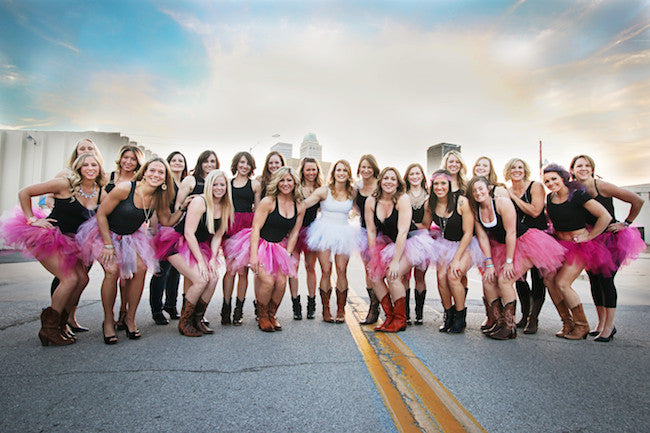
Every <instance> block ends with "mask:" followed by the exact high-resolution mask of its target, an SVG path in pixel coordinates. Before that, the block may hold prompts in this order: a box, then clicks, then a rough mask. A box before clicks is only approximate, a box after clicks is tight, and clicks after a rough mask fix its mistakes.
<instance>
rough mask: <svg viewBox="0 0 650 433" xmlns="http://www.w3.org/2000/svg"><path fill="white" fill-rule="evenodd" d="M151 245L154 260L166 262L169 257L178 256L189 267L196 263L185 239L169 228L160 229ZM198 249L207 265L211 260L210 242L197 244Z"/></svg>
mask: <svg viewBox="0 0 650 433" xmlns="http://www.w3.org/2000/svg"><path fill="white" fill-rule="evenodd" d="M153 244H154V246H155V249H156V259H158V260H167V258H168V257H169V256H173V255H174V254H180V255H181V257H183V259H185V261H186V262H187V263H189V264H190V265H192V266H194V265H196V263H197V261H196V258H195V257H194V254H192V251H190V247H189V245H188V244H187V241H186V240H185V237H184V236H183V235H181V234H180V233H178V232H177V231H176V230H174V229H173V228H171V227H162V228H161V229H160V230H159V231H158V233H157V234H156V236H155V237H154V238H153ZM199 249H200V250H201V255H202V256H203V260H204V261H205V263H206V264H207V263H208V262H209V261H210V259H211V258H212V248H210V240H207V241H205V242H199Z"/></svg>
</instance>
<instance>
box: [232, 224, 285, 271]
mask: <svg viewBox="0 0 650 433" xmlns="http://www.w3.org/2000/svg"><path fill="white" fill-rule="evenodd" d="M251 231H252V229H244V230H242V231H240V232H239V233H237V234H236V235H235V236H233V237H231V238H230V239H227V240H226V241H225V242H224V246H223V250H224V255H225V256H226V266H227V267H228V271H229V272H232V273H235V272H239V271H240V270H242V269H244V268H245V267H246V266H248V263H249V261H250V250H251ZM284 245H285V243H284V242H277V243H276V242H267V241H265V240H264V239H262V238H260V242H259V245H258V246H257V258H258V260H259V263H260V265H261V266H262V267H263V268H264V269H266V272H268V273H270V274H272V275H273V276H276V277H277V276H278V274H284V275H287V276H290V277H295V276H296V271H297V268H298V262H297V260H296V259H295V258H294V257H292V256H291V255H290V254H289V253H288V252H287V250H286V248H285V246H284Z"/></svg>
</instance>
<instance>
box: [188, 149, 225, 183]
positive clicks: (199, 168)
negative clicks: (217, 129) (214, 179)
mask: <svg viewBox="0 0 650 433" xmlns="http://www.w3.org/2000/svg"><path fill="white" fill-rule="evenodd" d="M212 155H214V159H216V160H217V166H216V167H215V169H217V168H219V158H218V157H217V154H216V153H215V152H214V150H204V151H203V152H201V154H200V155H199V157H198V159H197V160H196V165H195V166H194V170H192V176H194V178H195V179H196V181H197V182H199V181H202V180H203V179H204V178H205V176H207V173H206V172H204V171H203V163H204V162H206V161H207V160H208V159H209V158H210V156H212Z"/></svg>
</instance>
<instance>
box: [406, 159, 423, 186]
mask: <svg viewBox="0 0 650 433" xmlns="http://www.w3.org/2000/svg"><path fill="white" fill-rule="evenodd" d="M414 168H418V169H420V173H422V181H421V182H420V186H421V187H422V189H423V190H424V191H425V192H428V188H427V178H426V174H424V168H422V165H420V164H418V163H417V162H415V163H413V164H409V166H408V167H406V171H405V172H404V184H405V185H406V191H407V192H408V191H410V190H411V182H409V174H410V173H411V170H413V169H414Z"/></svg>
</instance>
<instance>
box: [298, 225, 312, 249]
mask: <svg viewBox="0 0 650 433" xmlns="http://www.w3.org/2000/svg"><path fill="white" fill-rule="evenodd" d="M308 228H309V226H307V227H300V232H299V233H298V240H297V241H296V248H295V249H294V250H295V251H296V252H298V253H310V252H312V249H311V248H309V245H307V229H308Z"/></svg>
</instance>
